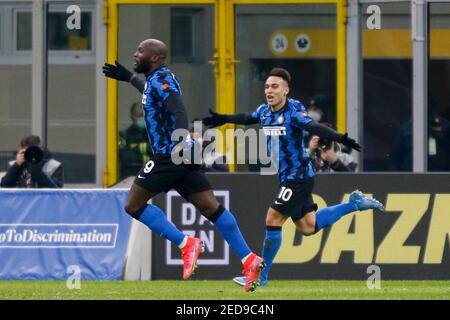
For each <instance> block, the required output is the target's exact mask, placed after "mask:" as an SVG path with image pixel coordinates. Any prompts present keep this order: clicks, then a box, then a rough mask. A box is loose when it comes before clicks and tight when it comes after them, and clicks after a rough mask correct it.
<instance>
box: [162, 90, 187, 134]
mask: <svg viewBox="0 0 450 320" xmlns="http://www.w3.org/2000/svg"><path fill="white" fill-rule="evenodd" d="M164 105H165V107H166V108H167V109H168V110H169V111H170V112H171V113H172V114H173V115H174V116H175V130H176V129H186V130H189V125H188V123H189V122H188V117H187V113H186V108H185V107H184V104H183V100H181V96H180V94H178V93H172V92H171V93H170V94H169V97H168V98H167V99H166V100H165V101H164Z"/></svg>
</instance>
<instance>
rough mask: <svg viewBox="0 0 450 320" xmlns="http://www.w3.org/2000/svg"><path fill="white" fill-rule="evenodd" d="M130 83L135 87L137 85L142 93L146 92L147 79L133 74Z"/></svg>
mask: <svg viewBox="0 0 450 320" xmlns="http://www.w3.org/2000/svg"><path fill="white" fill-rule="evenodd" d="M130 83H131V85H132V86H133V87H135V88H136V89H137V90H138V91H139V92H140V93H144V88H145V81H144V80H141V79H139V78H138V77H137V76H132V77H131V79H130Z"/></svg>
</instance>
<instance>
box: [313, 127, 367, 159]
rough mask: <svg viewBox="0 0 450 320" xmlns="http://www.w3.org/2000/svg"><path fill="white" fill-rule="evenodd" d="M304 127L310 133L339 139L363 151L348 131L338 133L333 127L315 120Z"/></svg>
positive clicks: (350, 146)
mask: <svg viewBox="0 0 450 320" xmlns="http://www.w3.org/2000/svg"><path fill="white" fill-rule="evenodd" d="M304 127H305V129H306V130H307V131H309V132H310V133H313V134H316V135H318V136H319V137H321V138H325V139H330V140H333V141H337V142H340V143H342V144H343V145H344V146H347V147H349V148H352V149H355V150H356V151H358V152H359V151H361V146H360V145H359V144H358V143H357V142H356V141H355V140H354V139H352V138H350V137H349V136H348V133H347V132H346V133H345V134H340V133H337V132H336V131H334V130H333V129H331V128H329V127H327V126H324V125H321V124H320V123H317V122H315V121H311V122H308V123H307V124H305V126H304Z"/></svg>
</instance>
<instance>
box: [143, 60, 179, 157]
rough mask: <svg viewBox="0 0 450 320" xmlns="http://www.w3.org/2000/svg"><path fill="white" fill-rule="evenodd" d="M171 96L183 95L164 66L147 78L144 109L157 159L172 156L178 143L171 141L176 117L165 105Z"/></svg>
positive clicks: (173, 77)
mask: <svg viewBox="0 0 450 320" xmlns="http://www.w3.org/2000/svg"><path fill="white" fill-rule="evenodd" d="M171 94H178V95H181V88H180V84H179V83H178V80H177V78H176V77H175V75H174V74H173V73H172V72H171V71H170V69H169V68H167V67H165V66H162V67H160V68H158V69H156V70H154V71H153V72H152V73H151V74H149V75H148V76H147V79H146V81H145V87H144V92H143V94H142V107H143V110H144V118H145V125H146V128H147V134H148V136H149V140H150V147H151V148H152V152H153V155H154V156H155V157H161V156H170V154H171V152H172V149H173V147H174V146H175V145H176V144H177V143H178V142H177V141H172V139H171V136H172V133H173V131H174V130H175V116H174V115H173V113H171V112H170V111H169V110H168V109H167V108H166V106H165V105H164V102H165V101H166V100H167V99H168V98H169V96H170V95H171Z"/></svg>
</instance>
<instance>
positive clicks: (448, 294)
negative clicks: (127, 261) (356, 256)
mask: <svg viewBox="0 0 450 320" xmlns="http://www.w3.org/2000/svg"><path fill="white" fill-rule="evenodd" d="M0 299H1V300H6V299H16V300H17V299H18V300H24V299H32V300H37V299H51V300H53V299H89V300H91V299H92V300H94V299H95V300H122V299H146V300H159V299H164V300H197V299H199V300H252V299H257V300H265V299H268V300H279V299H283V300H289V299H290V300H304V299H346V300H347V299H390V300H392V299H447V300H450V281H381V288H380V289H373V290H370V289H368V288H367V286H366V282H365V281H274V280H272V281H271V282H270V284H269V286H266V287H258V288H257V291H255V292H252V293H245V292H243V288H242V287H239V286H237V285H236V284H234V283H233V282H232V281H231V280H230V281H200V280H190V281H181V280H180V281H139V282H125V281H81V288H80V289H72V290H70V289H68V288H67V286H66V282H64V281H0Z"/></svg>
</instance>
